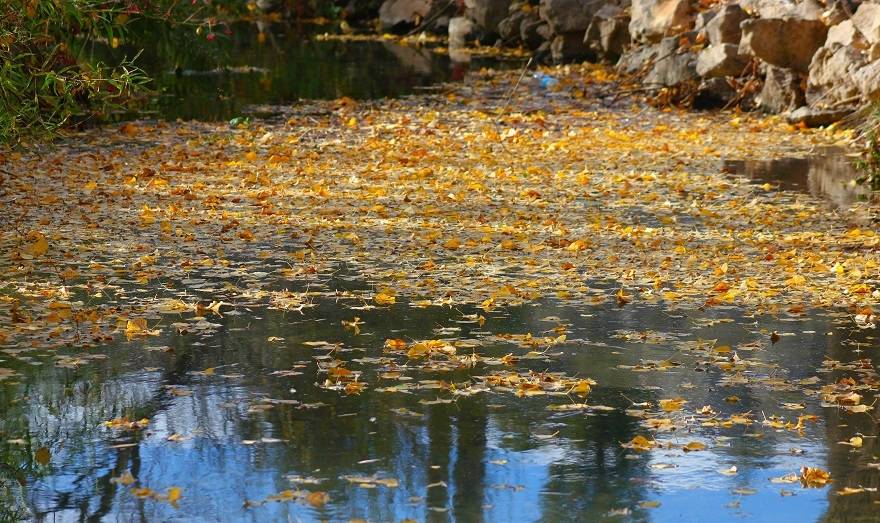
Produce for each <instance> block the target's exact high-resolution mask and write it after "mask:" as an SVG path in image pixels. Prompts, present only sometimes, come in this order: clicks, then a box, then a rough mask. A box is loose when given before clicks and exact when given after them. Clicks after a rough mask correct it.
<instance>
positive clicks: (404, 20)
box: [379, 0, 446, 31]
mask: <svg viewBox="0 0 880 523" xmlns="http://www.w3.org/2000/svg"><path fill="white" fill-rule="evenodd" d="M442 3H443V4H446V2H442ZM440 4H441V2H440V1H437V0H385V1H384V2H382V5H381V6H380V7H379V23H380V24H381V26H382V30H383V31H404V30H406V29H408V28H412V27H415V26H417V25H419V24H420V23H422V22H423V21H424V20H425V19H427V18H429V17H430V16H432V15H434V14H435V13H436V11H439V10H441V9H443V7H444V6H442V5H440Z"/></svg>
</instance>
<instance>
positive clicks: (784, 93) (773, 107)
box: [756, 66, 806, 113]
mask: <svg viewBox="0 0 880 523" xmlns="http://www.w3.org/2000/svg"><path fill="white" fill-rule="evenodd" d="M802 84H803V78H802V75H801V73H798V72H797V71H793V70H791V69H784V68H781V67H773V66H768V67H767V75H766V76H765V78H764V86H763V88H762V89H761V93H760V94H759V95H758V98H757V100H756V101H757V104H758V107H760V108H761V109H763V110H765V111H767V112H771V113H781V112H784V111H788V110H791V109H794V108H796V107H800V106H802V105H804V104H805V103H806V98H805V97H804V90H803V85H802Z"/></svg>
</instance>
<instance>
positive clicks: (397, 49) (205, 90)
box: [92, 22, 518, 120]
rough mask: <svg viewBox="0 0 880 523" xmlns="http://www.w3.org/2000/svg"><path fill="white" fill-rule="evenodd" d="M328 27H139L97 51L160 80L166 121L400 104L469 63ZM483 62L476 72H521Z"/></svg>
mask: <svg viewBox="0 0 880 523" xmlns="http://www.w3.org/2000/svg"><path fill="white" fill-rule="evenodd" d="M324 29H325V28H323V27H316V26H312V25H300V26H297V25H286V24H272V25H266V24H263V23H261V22H236V23H233V24H231V25H230V26H229V31H228V33H229V34H224V32H223V31H220V30H218V31H217V35H218V37H217V38H216V39H214V40H213V41H206V40H205V36H204V35H201V36H200V35H196V34H195V33H194V32H193V31H192V29H191V28H186V27H184V28H169V27H166V26H164V25H158V24H149V25H146V26H143V25H141V26H135V27H133V29H132V32H131V34H130V36H129V37H128V39H127V43H126V44H125V45H122V46H120V47H119V48H118V49H115V50H111V49H109V48H106V47H105V48H97V49H93V50H92V52H93V53H94V54H95V55H96V56H97V57H98V58H104V59H111V58H112V59H116V60H118V59H120V58H122V57H124V56H133V55H134V54H136V53H137V52H139V51H140V50H141V49H142V51H141V54H140V56H139V58H138V61H137V63H138V64H139V65H140V66H141V67H142V68H143V69H144V70H145V71H147V72H148V73H149V74H150V75H151V76H153V77H154V78H155V86H154V88H155V89H156V90H157V91H158V93H159V96H158V98H157V99H156V100H155V101H154V102H153V104H152V105H151V110H153V111H155V112H157V113H158V115H159V116H161V117H162V118H165V119H176V118H182V119H198V120H228V119H230V118H232V117H235V116H241V115H243V114H245V113H247V112H248V111H251V110H252V109H253V108H252V106H257V105H272V104H286V103H291V102H295V101H297V100H299V99H336V98H340V97H343V96H348V97H351V98H355V99H376V98H383V97H398V96H403V95H407V94H411V93H414V92H416V91H418V90H419V89H420V88H427V87H430V86H436V85H437V84H438V83H442V82H446V81H453V80H456V79H458V78H459V77H460V76H461V67H462V66H461V64H458V63H454V62H452V61H450V59H449V57H448V56H446V55H441V54H438V53H434V52H432V51H431V50H429V49H427V48H420V47H412V46H405V45H400V44H398V43H395V42H391V41H383V42H379V41H355V42H344V41H338V40H328V41H322V40H319V39H317V38H316V36H317V35H318V34H320V33H321V32H322V31H323V30H324ZM517 65H518V64H517V63H514V62H509V63H505V62H499V61H497V60H490V59H482V58H475V59H474V60H473V63H472V64H471V65H470V67H472V68H477V69H479V68H481V67H496V68H498V67H516V66H517Z"/></svg>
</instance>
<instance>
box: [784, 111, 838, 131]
mask: <svg viewBox="0 0 880 523" xmlns="http://www.w3.org/2000/svg"><path fill="white" fill-rule="evenodd" d="M852 112H853V108H851V107H843V108H839V109H814V108H812V107H806V106H804V107H801V108H799V109H796V110H794V111H791V112H790V113H788V114H787V115H786V116H785V119H786V120H787V121H788V123H790V124H792V125H796V124H799V123H803V124H804V125H806V126H807V127H821V126H824V125H831V124H833V123H834V122H839V121H840V120H842V119H843V118H846V116H847V115H849V114H850V113H852Z"/></svg>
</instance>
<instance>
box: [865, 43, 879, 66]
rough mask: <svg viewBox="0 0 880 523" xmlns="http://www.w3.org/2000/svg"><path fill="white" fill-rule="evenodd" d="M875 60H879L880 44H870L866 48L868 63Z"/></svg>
mask: <svg viewBox="0 0 880 523" xmlns="http://www.w3.org/2000/svg"><path fill="white" fill-rule="evenodd" d="M875 60H880V44H872V45H871V47H870V48H868V61H869V62H873V61H875Z"/></svg>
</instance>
